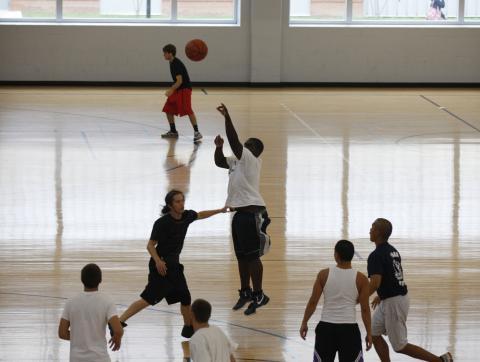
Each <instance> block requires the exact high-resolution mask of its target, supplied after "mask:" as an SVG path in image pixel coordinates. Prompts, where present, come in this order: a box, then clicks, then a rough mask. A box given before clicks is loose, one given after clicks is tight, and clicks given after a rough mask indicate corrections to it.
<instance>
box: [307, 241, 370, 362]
mask: <svg viewBox="0 0 480 362" xmlns="http://www.w3.org/2000/svg"><path fill="white" fill-rule="evenodd" d="M354 253H355V248H354V246H353V244H352V243H351V242H350V241H348V240H340V241H338V242H337V244H336V245H335V253H334V257H335V261H336V262H337V265H336V266H334V267H331V268H329V269H323V270H321V271H320V272H319V273H318V276H317V280H316V281H315V284H314V286H313V291H312V295H311V297H310V300H309V301H308V304H307V307H306V308H305V315H304V317H303V321H302V326H301V327H300V336H301V337H302V338H303V339H305V337H306V336H307V332H308V325H307V323H308V320H309V319H310V317H311V316H312V314H313V313H314V312H315V309H316V307H317V304H318V301H319V299H320V296H321V295H322V293H323V295H324V298H325V300H324V303H323V310H322V318H321V320H320V322H319V323H318V325H317V328H316V329H315V335H316V338H315V353H314V357H313V361H314V362H320V361H326V362H333V361H334V360H335V355H336V354H337V353H338V358H339V361H340V362H363V361H364V359H363V351H362V339H361V336H360V330H359V328H358V324H357V317H356V311H355V306H356V305H357V303H360V306H361V311H362V319H363V323H364V324H365V330H366V332H367V335H366V337H365V341H366V347H367V351H368V350H369V349H370V348H371V347H372V322H371V316H370V306H369V305H368V298H369V296H370V293H369V292H370V290H369V284H368V279H367V277H366V276H365V275H364V274H362V273H360V272H358V271H356V270H354V269H352V258H353V254H354Z"/></svg>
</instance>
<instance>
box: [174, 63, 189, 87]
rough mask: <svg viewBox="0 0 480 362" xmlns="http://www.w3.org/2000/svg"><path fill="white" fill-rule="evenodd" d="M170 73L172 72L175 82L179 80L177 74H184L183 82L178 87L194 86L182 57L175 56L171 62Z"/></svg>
mask: <svg viewBox="0 0 480 362" xmlns="http://www.w3.org/2000/svg"><path fill="white" fill-rule="evenodd" d="M170 73H171V74H172V79H173V81H174V82H176V81H177V75H181V76H182V84H181V85H180V87H178V88H177V89H185V88H190V89H191V88H192V85H191V84H190V77H189V76H188V72H187V68H186V67H185V65H184V64H183V63H182V61H181V60H180V59H178V58H173V60H172V61H171V62H170Z"/></svg>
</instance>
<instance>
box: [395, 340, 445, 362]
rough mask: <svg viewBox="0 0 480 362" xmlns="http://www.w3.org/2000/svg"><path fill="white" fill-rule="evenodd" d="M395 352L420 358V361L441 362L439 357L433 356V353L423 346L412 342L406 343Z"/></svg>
mask: <svg viewBox="0 0 480 362" xmlns="http://www.w3.org/2000/svg"><path fill="white" fill-rule="evenodd" d="M397 353H402V354H406V355H407V356H410V357H413V358H416V359H420V360H422V361H429V362H441V361H442V360H441V359H440V357H437V356H435V355H434V354H432V353H430V352H428V351H426V350H424V349H423V348H421V347H419V346H416V345H414V344H410V343H409V344H407V345H406V346H405V347H403V348H402V349H401V350H400V351H397Z"/></svg>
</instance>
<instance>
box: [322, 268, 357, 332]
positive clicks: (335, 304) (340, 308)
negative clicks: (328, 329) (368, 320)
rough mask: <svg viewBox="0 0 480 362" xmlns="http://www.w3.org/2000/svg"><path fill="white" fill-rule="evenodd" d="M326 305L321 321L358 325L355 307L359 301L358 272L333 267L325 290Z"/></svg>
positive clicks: (324, 304)
mask: <svg viewBox="0 0 480 362" xmlns="http://www.w3.org/2000/svg"><path fill="white" fill-rule="evenodd" d="M323 295H324V303H323V310H322V318H321V321H323V322H328V323H337V324H339V323H357V317H356V312H355V306H356V305H357V300H358V290H357V271H356V270H353V269H341V268H338V267H336V266H334V267H331V268H330V269H329V272H328V278H327V282H326V283H325V287H324V288H323Z"/></svg>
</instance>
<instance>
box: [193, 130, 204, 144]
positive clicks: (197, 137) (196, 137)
mask: <svg viewBox="0 0 480 362" xmlns="http://www.w3.org/2000/svg"><path fill="white" fill-rule="evenodd" d="M202 138H203V136H202V134H201V133H200V132H198V131H195V132H194V133H193V142H197V141H200V140H201V139H202Z"/></svg>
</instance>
